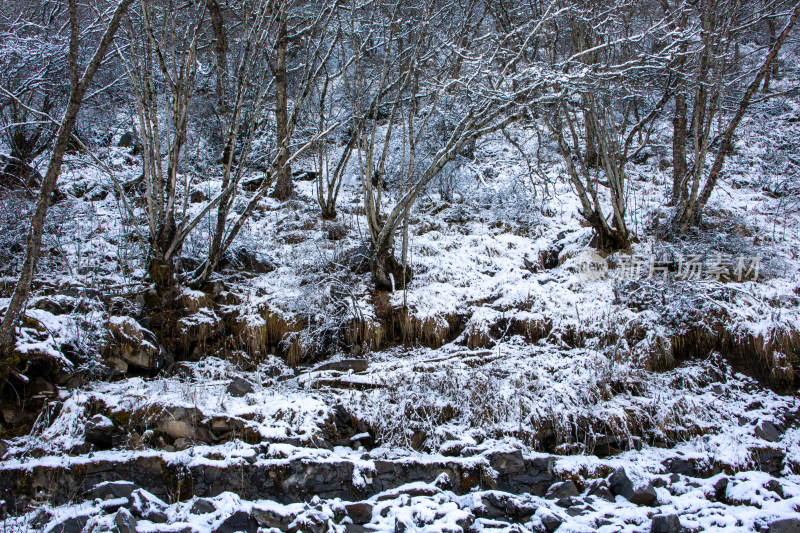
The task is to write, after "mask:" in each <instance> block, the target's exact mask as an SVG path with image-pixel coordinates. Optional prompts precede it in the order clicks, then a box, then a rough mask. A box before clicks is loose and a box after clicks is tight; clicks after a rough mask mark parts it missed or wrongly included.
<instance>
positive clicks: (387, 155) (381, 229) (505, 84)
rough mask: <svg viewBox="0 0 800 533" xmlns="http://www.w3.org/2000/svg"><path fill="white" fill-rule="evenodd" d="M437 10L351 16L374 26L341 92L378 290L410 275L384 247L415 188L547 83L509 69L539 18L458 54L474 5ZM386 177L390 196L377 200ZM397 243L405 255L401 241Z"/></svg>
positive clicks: (405, 8) (510, 118) (515, 113)
mask: <svg viewBox="0 0 800 533" xmlns="http://www.w3.org/2000/svg"><path fill="white" fill-rule="evenodd" d="M439 7H440V6H438V4H436V3H435V2H423V3H413V4H403V3H399V4H397V6H395V7H394V8H393V9H392V10H391V11H389V12H388V13H385V14H384V15H383V18H380V19H377V20H375V19H369V16H370V15H371V13H364V14H361V15H362V16H363V17H364V18H363V19H360V20H359V24H358V27H360V28H364V27H369V24H378V28H377V29H376V30H375V31H374V32H372V33H371V35H372V37H373V38H374V40H375V41H376V44H375V45H374V46H373V47H372V48H371V50H373V53H372V55H371V56H370V57H367V56H366V54H364V56H363V57H359V58H357V60H356V62H355V63H354V66H353V70H354V72H353V75H352V76H350V77H349V78H350V79H349V80H348V93H349V97H350V101H351V107H352V109H353V112H352V114H353V117H354V119H355V120H356V121H357V122H358V123H359V124H363V127H364V129H363V132H362V134H361V135H359V137H358V140H357V156H358V167H359V172H360V175H361V182H362V185H363V189H364V209H365V213H366V218H367V227H368V229H369V234H370V240H371V249H372V258H371V264H372V277H373V281H374V282H375V284H376V286H377V287H378V288H381V289H387V290H393V289H396V288H400V287H403V286H404V284H405V283H406V282H408V281H409V280H410V279H411V275H412V273H411V271H410V269H409V268H408V265H406V264H401V263H399V262H398V261H397V258H396V257H395V255H394V252H393V245H394V240H395V238H396V234H397V232H398V231H399V230H400V228H401V226H402V227H404V228H407V222H406V223H404V221H407V219H408V216H409V213H410V210H411V208H412V206H413V204H414V202H415V201H416V199H417V197H418V196H419V195H420V193H421V192H422V191H423V190H424V189H425V187H426V186H427V185H428V184H429V183H430V182H431V181H432V180H433V179H434V178H435V177H436V176H437V175H438V174H439V172H440V171H441V170H442V169H443V168H444V167H445V165H447V164H448V163H451V162H453V161H454V160H455V159H457V158H458V157H459V156H460V154H462V152H463V151H464V149H465V148H466V147H467V146H468V145H469V144H470V143H472V142H474V141H475V140H476V139H479V138H481V137H483V136H486V135H489V134H491V133H493V132H496V131H499V130H501V129H503V128H504V127H506V126H507V125H509V124H511V123H512V122H514V121H516V120H518V119H519V118H520V117H521V113H522V108H523V105H522V104H523V103H526V102H527V103H531V102H532V99H533V98H537V96H536V95H537V94H538V93H540V92H542V90H543V89H544V88H545V87H546V86H548V84H551V83H552V78H551V77H550V76H549V75H543V73H542V72H541V71H539V70H536V71H535V72H534V71H531V70H527V69H523V68H519V69H518V67H524V64H523V63H524V62H523V58H524V50H525V49H526V47H527V46H528V45H529V44H530V43H531V42H532V40H533V39H534V37H535V36H537V35H539V34H540V32H541V31H542V28H543V26H544V24H543V20H546V19H547V16H544V17H543V18H542V19H540V20H535V21H529V23H528V24H526V27H525V28H524V33H522V34H520V35H518V37H519V39H518V40H519V41H520V43H521V44H520V45H519V48H518V49H517V50H514V49H510V50H509V49H506V48H503V47H502V46H486V47H484V48H482V49H478V50H469V51H468V52H467V51H465V50H463V49H462V48H461V44H462V43H463V42H464V35H465V31H467V32H468V31H469V30H465V26H469V27H472V28H474V25H475V22H476V19H479V18H480V17H481V16H482V13H481V12H480V10H479V9H478V7H479V6H477V4H475V3H468V4H467V6H466V8H464V7H463V6H456V5H455V4H450V5H448V7H449V9H439ZM553 10H554V7H553V5H551V8H550V10H549V11H550V12H552V11H553ZM353 12H354V13H355V10H353ZM354 16H355V15H354ZM514 32H515V34H517V33H519V30H514ZM503 54H505V56H504V57H505V59H504V60H503V61H502V62H500V61H498V60H497V59H498V57H500V56H501V55H503ZM369 102H371V103H369ZM367 103H369V105H367ZM389 181H391V182H392V183H393V184H394V185H395V187H394V191H393V193H394V197H393V198H392V200H391V202H390V203H389V205H388V207H386V206H385V205H384V204H386V203H387V199H388V198H387V196H386V194H385V193H384V189H385V188H386V185H387V184H388V182H389ZM385 207H386V210H385V211H384V208H385ZM406 234H407V233H406V232H405V231H404V235H406ZM403 250H404V252H403V256H404V257H405V250H406V244H405V243H404V245H403ZM403 262H404V263H405V261H403Z"/></svg>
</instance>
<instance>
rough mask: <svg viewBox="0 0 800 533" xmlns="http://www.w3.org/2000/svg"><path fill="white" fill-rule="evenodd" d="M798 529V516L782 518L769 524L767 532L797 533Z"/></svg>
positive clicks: (799, 523)
mask: <svg viewBox="0 0 800 533" xmlns="http://www.w3.org/2000/svg"><path fill="white" fill-rule="evenodd" d="M798 531H800V518H782V519H780V520H776V521H774V522H772V523H770V525H769V529H767V533H797V532H798Z"/></svg>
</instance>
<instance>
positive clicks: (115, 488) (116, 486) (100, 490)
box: [88, 481, 141, 500]
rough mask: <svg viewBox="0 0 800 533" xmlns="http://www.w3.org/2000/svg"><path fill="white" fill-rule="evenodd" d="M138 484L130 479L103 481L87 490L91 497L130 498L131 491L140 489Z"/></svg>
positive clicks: (106, 498)
mask: <svg viewBox="0 0 800 533" xmlns="http://www.w3.org/2000/svg"><path fill="white" fill-rule="evenodd" d="M140 488H141V487H139V485H137V484H135V483H131V482H130V481H104V482H102V483H98V484H97V485H95V486H94V487H92V489H90V490H89V491H88V495H89V497H91V498H92V499H94V498H100V499H102V500H110V499H112V498H128V499H130V498H131V494H133V491H135V490H137V489H140Z"/></svg>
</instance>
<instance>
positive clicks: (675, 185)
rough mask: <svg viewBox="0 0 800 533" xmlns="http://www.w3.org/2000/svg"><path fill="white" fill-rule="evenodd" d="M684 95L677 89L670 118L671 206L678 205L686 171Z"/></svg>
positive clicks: (681, 89) (681, 90)
mask: <svg viewBox="0 0 800 533" xmlns="http://www.w3.org/2000/svg"><path fill="white" fill-rule="evenodd" d="M686 126H687V122H686V93H685V92H684V90H683V87H679V88H678V90H677V92H676V93H675V116H674V117H673V118H672V197H671V203H672V205H677V204H678V199H679V197H680V193H681V183H683V178H684V177H685V176H686V171H687V170H688V168H687V164H686Z"/></svg>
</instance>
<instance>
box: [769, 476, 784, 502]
mask: <svg viewBox="0 0 800 533" xmlns="http://www.w3.org/2000/svg"><path fill="white" fill-rule="evenodd" d="M764 488H766V489H767V490H769V491H772V492H774V493H775V494H777V495H778V496H780V498H781V499H782V500H785V499H786V493H785V492H784V491H783V485H781V482H780V481H778V480H777V479H770V480H769V481H767V483H766V484H765V485H764Z"/></svg>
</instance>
